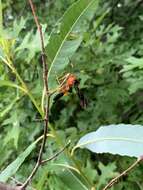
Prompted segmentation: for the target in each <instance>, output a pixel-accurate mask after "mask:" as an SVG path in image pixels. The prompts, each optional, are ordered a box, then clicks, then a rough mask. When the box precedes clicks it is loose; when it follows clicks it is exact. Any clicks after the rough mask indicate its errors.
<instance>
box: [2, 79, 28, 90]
mask: <svg viewBox="0 0 143 190" xmlns="http://www.w3.org/2000/svg"><path fill="white" fill-rule="evenodd" d="M2 86H8V87H12V88H18V89H20V90H22V91H23V92H26V91H25V89H24V88H22V87H21V86H18V85H16V84H14V83H13V82H11V81H6V80H0V87H2Z"/></svg>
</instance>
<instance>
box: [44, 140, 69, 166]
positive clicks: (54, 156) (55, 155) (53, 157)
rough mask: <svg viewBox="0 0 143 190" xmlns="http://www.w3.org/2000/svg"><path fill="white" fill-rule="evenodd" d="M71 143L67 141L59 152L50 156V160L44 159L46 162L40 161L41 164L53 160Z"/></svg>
mask: <svg viewBox="0 0 143 190" xmlns="http://www.w3.org/2000/svg"><path fill="white" fill-rule="evenodd" d="M70 142H71V141H69V142H68V143H67V144H66V145H65V146H64V147H63V148H62V149H61V150H60V151H59V152H57V153H55V154H54V155H53V156H51V157H50V158H48V159H46V160H42V161H41V164H45V163H47V162H49V161H51V160H55V159H56V158H57V157H58V156H59V155H60V154H61V153H62V152H64V150H65V149H66V148H67V147H68V146H69V144H70Z"/></svg>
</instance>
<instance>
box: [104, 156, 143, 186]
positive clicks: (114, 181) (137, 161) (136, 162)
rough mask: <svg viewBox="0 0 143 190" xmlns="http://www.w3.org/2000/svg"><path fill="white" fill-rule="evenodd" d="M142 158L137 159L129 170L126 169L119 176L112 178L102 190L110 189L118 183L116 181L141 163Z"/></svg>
mask: <svg viewBox="0 0 143 190" xmlns="http://www.w3.org/2000/svg"><path fill="white" fill-rule="evenodd" d="M142 160H143V158H142V157H140V158H138V159H137V160H136V161H135V162H134V163H133V164H132V165H131V166H130V167H129V168H127V169H126V170H124V171H123V172H122V173H121V174H119V175H118V176H117V177H115V178H113V179H112V180H111V181H110V182H109V183H108V184H107V185H106V186H105V187H104V188H103V190H107V189H109V188H111V187H112V186H113V185H114V184H115V183H117V182H118V180H119V179H120V178H121V177H123V176H124V175H126V174H127V173H128V172H130V170H132V169H133V168H134V167H135V166H136V165H137V164H138V163H139V162H140V161H142Z"/></svg>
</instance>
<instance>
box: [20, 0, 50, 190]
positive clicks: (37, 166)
mask: <svg viewBox="0 0 143 190" xmlns="http://www.w3.org/2000/svg"><path fill="white" fill-rule="evenodd" d="M28 1H29V4H30V7H31V10H32V14H33V17H34V21H35V23H36V26H37V29H38V31H39V35H40V40H41V57H42V65H43V83H44V93H45V94H44V96H45V99H46V105H45V109H44V135H43V140H42V144H41V147H40V151H39V155H38V159H37V163H36V165H35V167H34V169H33V170H32V172H31V174H30V175H29V177H28V178H27V180H26V181H25V182H24V184H23V185H22V186H21V189H25V188H26V187H27V185H28V184H29V182H30V181H31V180H32V178H33V176H34V175H35V174H36V172H37V170H38V168H39V167H40V165H41V160H42V155H43V150H44V148H45V144H46V137H47V136H46V134H47V131H48V121H49V104H50V96H49V94H48V79H47V75H48V67H47V63H46V56H45V47H44V37H43V33H42V28H41V25H40V23H39V20H38V17H37V15H36V11H35V7H34V4H33V2H32V0H28Z"/></svg>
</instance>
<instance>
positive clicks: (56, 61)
mask: <svg viewBox="0 0 143 190" xmlns="http://www.w3.org/2000/svg"><path fill="white" fill-rule="evenodd" d="M97 5H98V0H78V1H77V2H75V3H74V4H73V5H72V6H71V7H70V8H69V9H68V10H67V11H66V12H65V14H64V15H63V17H62V19H61V20H60V23H58V29H57V31H55V30H53V32H52V33H51V35H50V39H49V43H48V45H47V48H46V49H47V53H48V58H49V61H50V68H49V73H48V78H49V84H50V85H49V86H50V88H54V87H56V74H57V73H59V71H60V72H61V71H62V70H63V68H65V66H66V65H67V64H68V63H69V59H70V58H71V56H72V55H73V53H74V52H75V51H76V49H77V48H78V47H79V45H80V43H81V41H82V35H81V30H82V29H81V28H82V27H81V28H80V25H79V21H80V19H81V18H83V16H84V15H87V13H88V11H89V9H91V10H92V11H95V10H96V8H97ZM78 26H79V28H78ZM75 27H77V28H76V29H77V30H74V29H75ZM71 36H74V38H72V39H71V38H70V37H71ZM60 74H61V73H60Z"/></svg>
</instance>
